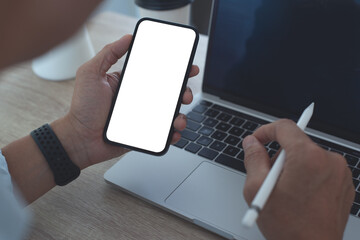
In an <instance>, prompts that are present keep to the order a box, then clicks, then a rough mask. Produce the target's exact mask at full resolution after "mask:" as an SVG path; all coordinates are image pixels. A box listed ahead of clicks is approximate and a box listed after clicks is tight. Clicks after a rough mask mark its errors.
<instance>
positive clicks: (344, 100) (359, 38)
mask: <svg viewBox="0 0 360 240" xmlns="http://www.w3.org/2000/svg"><path fill="white" fill-rule="evenodd" d="M204 74H205V75H204V83H203V91H204V92H207V93H211V94H215V95H217V96H219V97H221V98H223V99H225V100H228V101H232V102H235V103H237V104H240V105H243V106H245V107H248V108H252V109H255V110H258V111H261V112H265V113H267V114H271V115H274V116H277V117H286V118H292V119H294V120H296V119H297V118H298V117H299V116H300V114H301V112H302V111H303V109H305V108H306V107H307V106H308V105H309V104H310V103H311V102H315V112H314V115H313V118H312V120H311V123H310V124H309V127H311V128H313V129H316V130H320V131H322V132H326V133H329V134H332V135H335V136H338V137H341V138H345V139H348V140H351V141H354V142H357V143H360V0H215V2H214V10H213V17H212V25H211V30H210V38H209V47H208V55H207V60H206V67H205V73H204Z"/></svg>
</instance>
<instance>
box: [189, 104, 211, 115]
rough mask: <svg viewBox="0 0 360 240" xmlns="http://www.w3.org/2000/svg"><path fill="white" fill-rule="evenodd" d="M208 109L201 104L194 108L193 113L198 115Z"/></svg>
mask: <svg viewBox="0 0 360 240" xmlns="http://www.w3.org/2000/svg"><path fill="white" fill-rule="evenodd" d="M207 109H208V108H207V106H205V105H202V104H199V105H197V106H196V107H194V108H193V111H194V112H198V113H204V112H205V111H206V110H207Z"/></svg>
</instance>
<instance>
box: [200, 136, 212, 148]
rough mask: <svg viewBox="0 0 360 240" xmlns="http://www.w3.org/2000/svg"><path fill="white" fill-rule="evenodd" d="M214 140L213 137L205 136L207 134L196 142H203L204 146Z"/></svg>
mask: <svg viewBox="0 0 360 240" xmlns="http://www.w3.org/2000/svg"><path fill="white" fill-rule="evenodd" d="M212 141H213V140H212V139H211V138H208V137H205V136H201V137H200V138H199V139H198V140H197V141H196V142H197V143H199V144H201V145H204V146H207V145H209V144H210V143H211V142H212Z"/></svg>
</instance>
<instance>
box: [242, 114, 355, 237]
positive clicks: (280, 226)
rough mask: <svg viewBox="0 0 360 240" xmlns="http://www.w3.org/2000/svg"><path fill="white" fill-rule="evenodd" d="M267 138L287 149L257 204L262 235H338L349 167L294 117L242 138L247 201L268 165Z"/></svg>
mask: <svg viewBox="0 0 360 240" xmlns="http://www.w3.org/2000/svg"><path fill="white" fill-rule="evenodd" d="M271 141H277V142H278V143H279V144H280V145H281V147H282V149H283V150H284V151H285V152H286V155H285V158H284V165H283V168H282V171H281V172H280V175H279V178H278V180H277V182H276V184H275V185H274V188H273V190H272V191H271V194H270V195H269V198H268V201H265V202H266V204H265V205H263V206H259V209H260V210H261V211H260V213H259V217H258V220H257V224H258V226H259V228H260V230H261V231H262V233H263V234H264V236H265V237H266V239H268V240H269V239H277V240H281V239H294V238H295V237H298V238H299V239H342V234H343V232H344V229H345V226H346V222H347V219H348V217H349V212H350V208H351V204H352V202H353V199H354V187H353V184H352V180H351V172H350V170H349V168H348V167H347V164H346V160H345V159H344V158H343V157H342V156H340V155H339V154H336V153H332V152H327V151H325V150H323V149H322V148H320V147H319V146H317V145H316V144H315V143H314V142H312V141H311V139H310V138H309V137H308V136H306V135H305V134H304V132H303V131H302V130H301V129H300V128H299V127H298V126H296V124H295V123H294V122H293V121H290V120H279V121H276V122H274V123H271V124H268V125H264V126H262V127H260V128H259V129H258V130H257V131H255V132H254V134H253V135H250V136H248V137H247V138H245V140H244V142H243V147H244V151H245V167H246V170H247V179H246V183H245V189H244V196H245V199H246V201H247V203H248V204H249V205H250V206H251V203H252V201H253V200H254V197H255V195H256V194H257V193H258V192H259V188H260V186H261V185H263V182H264V180H265V178H266V177H267V176H268V175H269V172H270V171H271V169H272V168H271V165H272V162H271V160H270V159H269V156H268V154H267V151H266V150H265V148H264V144H265V143H268V142H271ZM276 161H277V160H276ZM274 166H275V164H274V165H273V167H274ZM262 207H263V208H262ZM290 226H291V227H290ZM314 226H316V227H314Z"/></svg>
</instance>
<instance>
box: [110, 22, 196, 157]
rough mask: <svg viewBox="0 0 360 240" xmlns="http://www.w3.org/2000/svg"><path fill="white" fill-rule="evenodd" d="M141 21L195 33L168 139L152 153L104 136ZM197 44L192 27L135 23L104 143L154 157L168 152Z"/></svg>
mask: <svg viewBox="0 0 360 240" xmlns="http://www.w3.org/2000/svg"><path fill="white" fill-rule="evenodd" d="M143 21H154V22H159V23H163V24H168V25H174V26H178V27H183V28H188V29H191V30H193V31H194V32H195V40H194V45H193V48H192V50H191V55H190V58H189V62H188V66H187V69H186V72H185V76H184V80H183V84H182V87H181V91H180V93H179V97H178V102H177V105H176V109H175V112H174V116H173V119H172V122H171V126H170V127H169V128H170V129H169V134H168V138H167V141H166V145H165V147H164V149H163V150H161V151H160V152H153V151H149V150H145V149H142V148H138V147H134V146H131V145H127V144H123V143H118V142H114V141H111V140H109V139H108V138H107V136H106V133H107V130H108V126H109V123H110V119H111V116H112V113H113V110H114V106H115V102H116V99H117V97H118V93H119V90H120V87H121V82H122V80H123V76H124V72H125V70H126V66H127V63H128V59H129V56H130V54H131V50H132V47H133V43H134V40H135V38H136V33H137V30H138V28H139V25H140V24H141V23H142V22H143ZM198 42H199V33H198V31H197V30H196V28H194V27H192V26H188V25H183V24H178V23H173V22H168V21H163V20H159V19H154V18H149V17H145V18H141V19H140V20H139V21H138V22H137V23H136V26H135V30H134V33H133V38H132V40H131V43H130V46H129V49H128V52H127V54H126V58H125V62H124V66H123V69H122V71H121V75H120V79H119V83H118V86H117V89H116V92H115V95H114V97H113V100H112V103H111V107H110V111H109V114H108V117H107V120H106V124H105V128H104V132H103V138H104V141H105V142H106V143H109V144H112V145H116V146H121V147H124V148H127V149H130V150H135V151H138V152H143V153H147V154H151V155H155V156H161V155H164V154H165V153H166V152H167V151H168V149H169V147H170V143H171V139H172V135H173V132H174V128H173V127H172V126H173V123H174V120H175V118H176V116H177V115H178V114H179V110H180V106H181V102H182V97H183V95H184V92H185V89H186V85H187V81H188V78H189V74H190V71H191V67H192V64H193V61H194V57H195V52H196V48H197V45H198Z"/></svg>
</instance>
